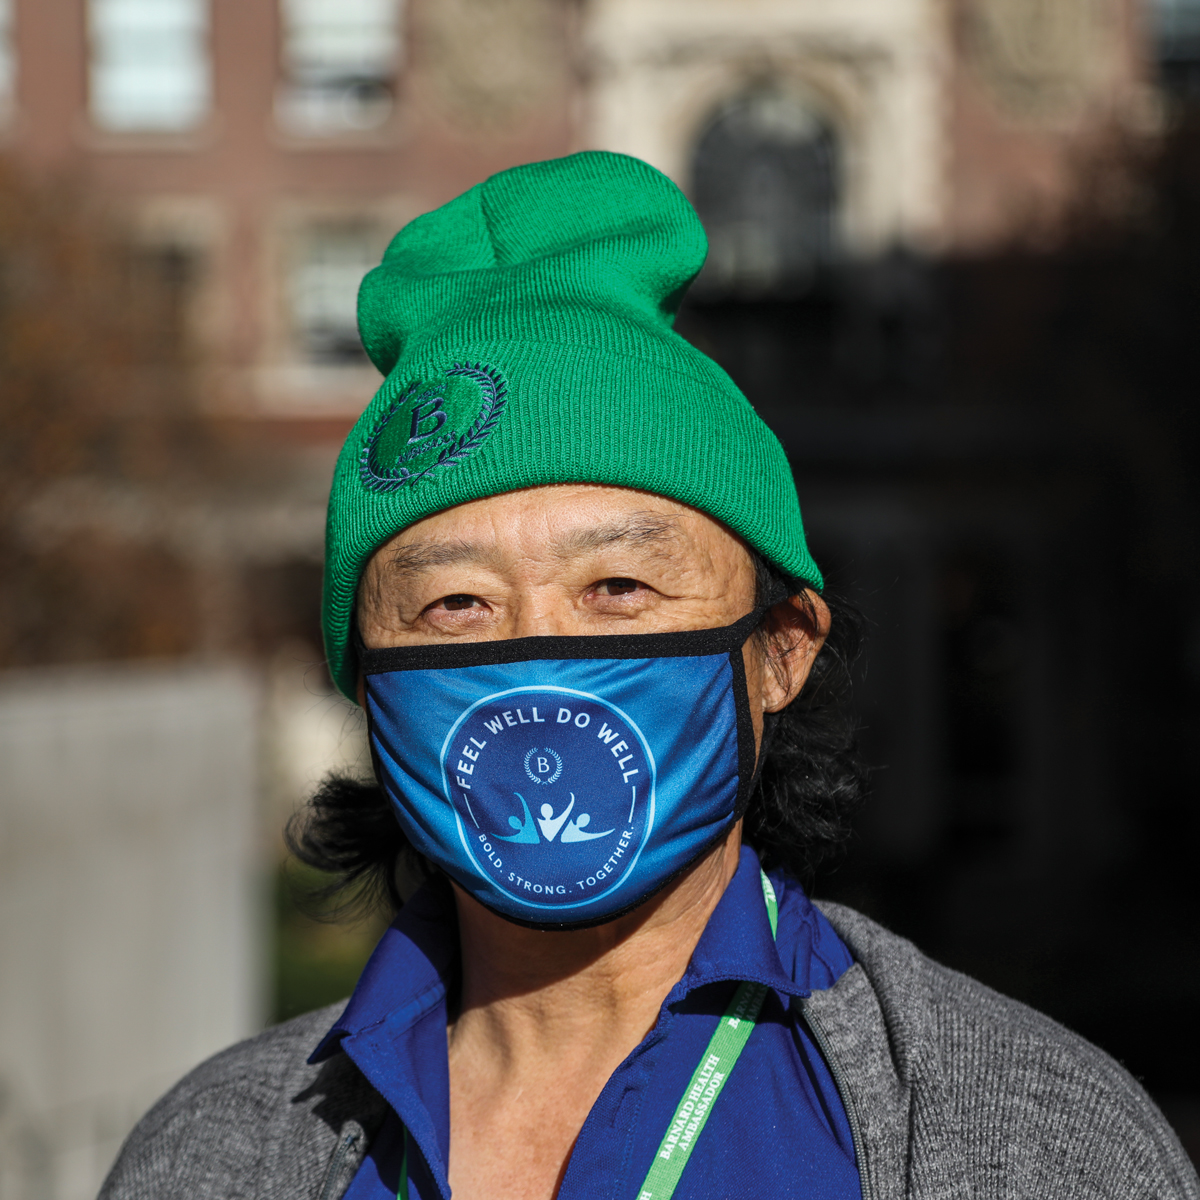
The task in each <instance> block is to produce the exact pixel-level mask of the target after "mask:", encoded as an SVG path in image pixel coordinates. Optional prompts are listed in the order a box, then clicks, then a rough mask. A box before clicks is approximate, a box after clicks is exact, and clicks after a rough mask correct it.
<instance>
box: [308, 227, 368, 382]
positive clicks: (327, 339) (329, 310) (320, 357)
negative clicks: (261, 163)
mask: <svg viewBox="0 0 1200 1200" xmlns="http://www.w3.org/2000/svg"><path fill="white" fill-rule="evenodd" d="M381 240H382V239H381V237H380V234H379V230H378V229H377V228H376V227H375V226H374V225H372V224H369V223H366V222H352V221H342V222H334V221H328V222H320V223H317V224H314V225H312V226H310V227H309V228H308V229H307V230H306V231H305V232H304V233H303V234H301V236H300V237H298V238H297V240H296V243H295V247H294V253H293V259H292V270H291V278H290V279H289V281H288V284H289V286H288V296H289V299H290V302H291V311H292V327H293V331H294V335H295V340H296V342H297V345H298V348H299V350H300V353H301V355H302V357H303V358H305V359H306V360H307V361H308V362H310V363H318V364H326V365H331V366H339V365H341V366H356V365H359V364H365V363H366V361H367V360H366V356H365V354H364V353H363V348H362V343H361V342H360V341H359V338H358V285H359V284H360V283H361V282H362V278H363V276H364V275H365V274H366V273H367V272H368V271H369V270H370V269H371V268H372V267H375V266H378V265H379V260H380V258H381V257H382V246H381V244H380V243H381Z"/></svg>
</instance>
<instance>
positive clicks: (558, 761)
mask: <svg viewBox="0 0 1200 1200" xmlns="http://www.w3.org/2000/svg"><path fill="white" fill-rule="evenodd" d="M517 715H518V716H520V715H521V714H520V713H518V714H517ZM533 715H534V716H535V717H536V716H537V711H536V710H535V711H534V714H533ZM536 753H537V747H536V746H534V748H533V749H532V750H530V751H529V753H528V754H526V755H525V774H526V775H528V776H529V778H530V779H532V780H533V782H534V783H557V782H558V777H559V776H560V775H561V774H562V771H563V760H562V758H561V757H560V756H559V755H558V754H557V753H555V751H553V750H551V749H550V747H549V746H547V747H546V748H545V753H546V754H549V755H550V757H551V758H552V759H554V762H555V771H554V774H553V775H551V776H550V778H549V779H539V778H538V777H537V776H536V775H535V774H534V773H533V772H532V771H531V770H530V769H529V760H530V759H531V758H532V757H533V756H534V755H535V754H536Z"/></svg>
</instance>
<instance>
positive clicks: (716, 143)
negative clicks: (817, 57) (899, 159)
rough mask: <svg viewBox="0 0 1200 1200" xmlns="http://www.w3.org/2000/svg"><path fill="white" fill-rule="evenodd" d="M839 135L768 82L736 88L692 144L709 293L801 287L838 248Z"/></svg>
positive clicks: (704, 285)
mask: <svg viewBox="0 0 1200 1200" xmlns="http://www.w3.org/2000/svg"><path fill="white" fill-rule="evenodd" d="M838 175H839V164H838V144H837V138H836V135H835V134H834V132H833V130H832V128H831V127H830V126H829V124H828V122H826V121H825V120H824V119H823V118H822V116H821V115H820V114H819V113H818V112H816V111H815V110H814V109H813V108H811V107H810V106H809V105H807V104H805V103H804V102H803V101H801V100H799V99H798V98H796V97H794V96H791V95H786V94H782V93H779V92H775V91H761V92H755V93H751V94H750V95H745V96H740V97H738V98H737V99H735V100H733V101H731V102H729V103H728V104H726V105H725V106H724V107H723V108H722V109H721V110H720V111H719V112H718V113H717V115H716V117H715V118H714V120H713V122H712V123H711V124H710V125H709V127H708V129H707V131H706V132H705V133H704V135H703V136H702V137H701V139H700V141H699V143H698V144H697V146H696V152H695V157H694V159H693V163H692V199H693V200H694V202H695V205H696V210H697V212H699V214H700V219H701V220H702V221H703V222H704V226H705V229H706V230H707V232H708V240H709V256H708V263H707V265H706V266H705V268H704V272H703V273H702V275H701V276H700V280H699V281H698V284H699V289H700V291H701V292H702V293H703V292H705V291H707V292H710V293H712V292H741V293H750V294H763V293H771V294H788V293H793V294H794V293H798V292H803V291H805V290H806V289H807V288H808V287H810V286H811V284H812V281H813V279H814V277H815V276H816V275H817V273H818V271H819V270H820V268H821V267H823V266H824V265H826V264H827V263H829V262H830V261H831V260H832V259H833V257H834V254H835V249H836V238H837V232H836V218H837V203H838Z"/></svg>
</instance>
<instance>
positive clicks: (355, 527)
mask: <svg viewBox="0 0 1200 1200" xmlns="http://www.w3.org/2000/svg"><path fill="white" fill-rule="evenodd" d="M707 250H708V245H707V242H706V240H705V237H704V230H703V229H702V228H701V225H700V221H699V219H698V218H697V216H696V214H695V212H694V211H693V210H692V207H691V205H689V204H688V202H687V200H686V199H685V198H684V196H683V193H682V192H680V191H679V189H678V188H677V187H676V186H675V185H674V184H673V183H672V182H671V181H670V180H669V179H667V177H666V176H665V175H662V174H660V173H659V172H658V171H656V170H655V169H654V168H653V167H651V166H648V165H647V164H646V163H644V162H642V161H640V160H639V159H636V158H627V157H626V156H624V155H621V154H608V153H601V152H588V153H584V154H574V155H571V156H570V157H569V158H560V159H555V160H553V161H551V162H541V163H531V164H529V165H528V166H523V167H515V168H513V169H512V170H509V171H503V172H501V173H500V174H499V175H493V176H492V177H491V178H490V179H488V180H487V181H485V182H484V183H481V184H479V185H477V186H476V187H473V188H471V190H470V191H468V192H465V193H464V194H463V195H461V196H459V197H458V199H457V200H452V201H451V202H450V203H449V204H446V205H443V206H442V207H441V208H439V209H437V210H435V211H434V212H431V213H427V214H426V215H425V216H422V217H418V218H417V219H416V220H415V221H413V222H412V223H411V224H409V225H406V226H405V227H404V228H403V229H402V230H401V231H400V232H399V233H398V234H397V235H396V237H395V238H394V239H393V240H392V244H391V245H390V246H389V247H388V250H387V253H386V254H385V255H384V258H383V263H382V264H381V265H380V266H379V267H377V268H376V269H375V270H373V271H372V272H371V273H370V274H369V275H368V276H367V277H366V279H365V280H364V281H363V285H362V289H361V291H360V292H359V298H358V323H359V329H360V331H361V333H362V340H363V345H364V346H365V347H366V350H367V353H368V354H369V355H370V356H371V360H372V361H373V362H374V363H375V365H376V366H377V367H378V368H379V370H380V371H381V372H383V374H384V375H385V376H386V377H387V378H386V379H385V380H384V383H383V386H382V387H381V388H380V389H379V391H378V393H377V394H376V396H375V398H374V399H373V400H372V401H371V403H370V404H369V405H368V406H367V409H366V411H365V412H364V413H363V415H362V417H361V418H360V419H359V421H358V423H357V424H356V425H355V426H354V429H353V430H352V431H351V432H350V436H349V437H348V438H347V439H346V444H345V446H343V448H342V453H341V456H340V457H339V459H338V464H337V469H336V471H335V473H334V478H333V491H332V493H331V495H330V497H329V520H328V525H327V530H326V554H325V594H324V613H323V620H324V630H325V652H326V654H327V655H328V658H329V670H330V673H331V674H332V676H333V679H334V682H335V683H336V684H337V686H338V687H339V688H340V689H341V690H342V691H343V692H344V693H345V694H346V695H347V696H350V697H353V696H354V692H355V683H356V678H355V673H356V668H355V660H354V654H353V649H352V647H351V644H350V631H351V619H352V615H353V609H354V598H355V592H356V589H357V587H358V581H359V577H360V576H361V574H362V571H363V568H364V566H365V564H366V562H367V560H368V559H369V558H370V557H371V554H372V553H373V552H374V551H375V550H376V549H377V548H378V546H379V545H380V544H381V543H382V542H384V541H386V540H387V539H388V538H389V537H391V536H392V535H393V534H395V533H396V532H398V531H399V530H401V529H403V528H404V527H405V526H406V525H411V524H412V523H413V522H414V521H418V520H420V519H421V518H422V517H426V516H429V515H430V514H431V513H435V512H439V511H440V510H442V509H445V508H450V507H451V506H452V505H455V504H461V503H463V502H464V501H467V500H475V499H478V498H480V497H482V496H494V495H498V494H500V493H502V492H511V491H514V490H516V489H517V488H525V487H532V486H534V485H536V484H548V483H604V484H611V485H615V486H619V487H630V488H640V489H643V490H645V491H648V492H655V493H657V494H659V495H661V496H669V497H671V498H673V499H675V500H680V501H682V502H683V503H685V504H690V505H692V506H693V507H695V508H698V509H701V510H702V511H704V512H706V513H708V514H710V515H711V516H713V517H716V518H717V519H718V520H719V521H722V522H723V523H724V524H725V525H727V526H728V527H729V528H730V529H732V530H734V531H735V532H737V533H738V534H740V535H741V536H742V537H743V538H745V539H746V541H747V542H749V543H750V545H751V546H753V547H754V548H755V549H756V550H758V551H759V552H760V553H761V554H763V555H764V556H765V557H766V558H767V559H769V560H770V561H771V562H773V563H775V564H776V565H777V566H778V567H781V568H782V569H783V570H784V571H786V572H787V573H788V574H790V575H794V576H796V577H797V578H799V579H802V580H804V581H805V582H807V583H810V584H812V585H813V586H814V587H817V588H819V587H821V574H820V572H819V571H818V570H817V566H816V564H815V563H814V562H813V560H812V558H811V557H810V555H809V553H808V547H807V546H806V545H805V541H804V527H803V525H802V523H801V520H800V506H799V503H798V502H797V499H796V488H795V485H794V483H793V481H792V475H791V471H790V470H789V468H788V463H787V459H786V458H785V457H784V453H783V448H782V447H781V446H780V445H779V442H778V441H777V440H776V438H775V436H774V435H773V434H772V433H771V431H770V430H769V429H768V428H767V427H766V425H764V424H763V422H762V421H761V420H759V418H758V416H757V415H756V414H755V412H754V410H753V409H752V408H751V407H750V405H749V403H748V402H747V401H746V398H745V397H744V396H743V395H742V394H741V392H740V391H738V389H737V387H736V386H735V385H734V383H733V381H732V380H731V379H730V378H729V376H728V375H726V374H725V372H724V371H722V370H721V368H720V367H718V366H717V365H716V364H715V363H714V362H713V361H712V360H711V359H709V358H707V357H705V355H703V354H701V353H700V351H699V350H697V349H696V348H695V347H694V346H692V345H690V344H689V343H688V342H686V341H685V340H684V339H683V338H681V337H680V336H679V335H678V334H677V333H675V332H674V330H673V329H672V324H673V322H674V319H675V312H676V309H677V308H678V306H679V302H680V300H681V299H682V298H683V293H684V291H685V290H686V288H687V286H688V284H689V283H691V281H692V280H693V279H694V278H695V277H696V274H697V272H699V270H700V267H701V266H702V265H703V263H704V257H705V254H706V253H707Z"/></svg>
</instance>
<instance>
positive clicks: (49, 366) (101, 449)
mask: <svg viewBox="0 0 1200 1200" xmlns="http://www.w3.org/2000/svg"><path fill="white" fill-rule="evenodd" d="M189 265H190V264H189V262H188V260H187V259H186V258H185V257H184V256H182V255H181V254H179V253H178V252H171V251H162V250H148V249H146V248H139V247H137V246H136V245H135V244H132V243H131V242H130V241H129V240H128V239H126V238H123V237H122V236H120V234H119V232H118V230H117V229H116V228H115V227H114V225H113V224H112V223H111V222H109V221H108V220H106V219H105V218H104V217H103V216H102V215H101V213H100V212H99V211H98V209H97V208H96V206H95V205H94V204H91V203H89V202H88V200H87V199H86V198H85V196H84V194H83V192H82V191H81V189H79V188H78V187H73V186H64V185H62V184H57V185H48V184H42V185H34V184H32V183H30V182H29V181H27V180H25V179H23V178H22V177H21V176H20V175H19V173H18V172H17V171H16V170H15V169H14V168H13V167H12V166H10V165H6V164H3V163H0V422H2V424H3V430H4V436H3V438H2V439H0V666H13V665H20V664H34V663H45V662H65V661H80V660H88V659H113V658H131V657H142V656H148V655H178V654H184V653H188V652H189V651H192V650H194V649H195V648H196V646H197V644H198V639H199V637H200V636H201V635H200V625H201V620H200V614H199V613H198V602H197V594H198V591H197V586H196V585H197V580H196V578H195V574H196V571H195V567H194V565H193V563H192V562H191V561H189V555H188V552H187V548H186V546H183V545H181V544H180V540H181V539H180V538H179V536H178V533H177V532H176V534H175V536H172V530H171V528H170V527H171V524H172V523H171V521H170V520H169V519H168V514H169V513H170V512H171V511H172V510H174V509H177V508H178V501H179V498H180V496H181V495H184V494H186V493H187V492H189V491H194V490H195V489H196V488H197V487H198V486H199V485H200V484H202V483H203V482H204V480H205V479H206V478H208V477H209V476H210V475H211V473H212V470H213V468H214V464H215V461H216V457H217V450H218V442H217V440H216V438H215V436H214V432H213V429H212V426H211V424H210V423H209V422H207V421H205V420H204V419H203V418H202V417H201V416H200V415H199V413H198V410H197V406H196V403H195V400H196V390H197V389H196V384H195V378H196V373H195V369H194V367H195V364H194V361H193V356H192V354H191V351H190V348H189V345H188V338H187V336H186V329H185V319H184V306H185V297H186V290H187V283H188V271H189Z"/></svg>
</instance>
